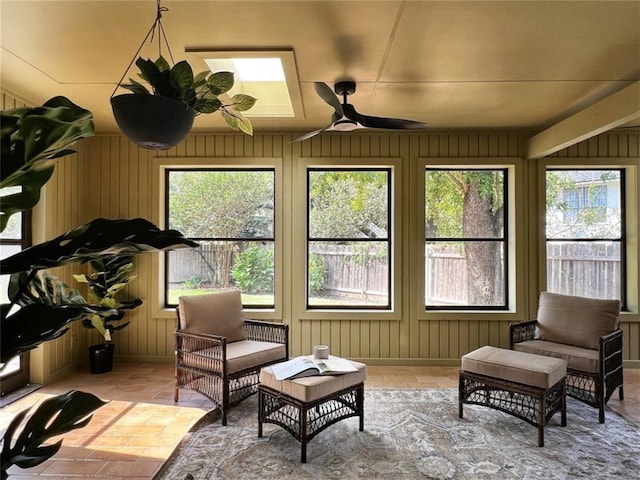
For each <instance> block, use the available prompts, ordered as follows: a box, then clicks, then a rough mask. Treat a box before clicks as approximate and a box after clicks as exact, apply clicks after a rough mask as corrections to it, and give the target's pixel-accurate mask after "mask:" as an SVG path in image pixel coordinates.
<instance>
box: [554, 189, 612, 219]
mask: <svg viewBox="0 0 640 480" xmlns="http://www.w3.org/2000/svg"><path fill="white" fill-rule="evenodd" d="M562 195H563V198H564V204H565V205H566V208H565V210H564V211H563V214H564V221H565V222H566V223H568V222H575V221H576V220H577V218H578V217H579V216H581V217H586V216H591V222H593V223H603V222H606V221H607V216H606V205H607V187H606V185H590V186H588V187H584V186H582V187H575V188H566V189H565V190H564V191H563V192H562Z"/></svg>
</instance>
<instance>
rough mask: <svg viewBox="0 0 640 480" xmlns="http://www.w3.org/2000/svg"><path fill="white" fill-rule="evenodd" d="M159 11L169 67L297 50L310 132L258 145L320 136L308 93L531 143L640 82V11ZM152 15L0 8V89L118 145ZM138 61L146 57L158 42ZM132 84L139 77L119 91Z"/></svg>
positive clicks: (549, 5)
mask: <svg viewBox="0 0 640 480" xmlns="http://www.w3.org/2000/svg"><path fill="white" fill-rule="evenodd" d="M162 6H163V7H167V8H168V9H169V11H168V12H166V13H165V14H164V16H163V18H162V23H163V25H164V28H165V31H166V34H167V38H168V40H169V42H170V47H171V51H172V53H173V57H174V59H175V60H176V61H178V60H179V59H183V58H186V59H188V60H189V61H190V62H191V64H192V65H193V67H194V70H195V71H200V70H205V68H206V66H205V64H204V61H203V59H202V58H201V57H200V56H198V55H195V54H187V53H185V50H186V49H205V50H217V49H243V50H248V49H257V48H262V49H292V50H293V53H294V56H295V62H296V66H297V70H298V76H299V82H300V91H301V94H302V102H303V108H304V114H305V118H295V119H291V118H288V119H287V118H282V119H279V118H254V119H252V122H253V124H254V129H255V131H256V132H260V131H275V130H278V131H279V130H293V131H296V132H305V131H310V130H314V129H316V128H320V127H323V126H325V125H326V124H327V123H329V120H330V116H331V113H332V112H333V109H332V108H331V107H330V106H328V105H327V104H326V103H324V102H323V101H322V100H320V99H319V97H318V96H317V94H316V93H315V90H314V88H313V82H315V81H323V82H326V83H328V84H329V85H330V86H332V85H333V83H334V81H337V80H342V79H353V80H356V81H357V83H358V89H357V92H356V94H355V95H354V96H352V97H350V103H352V104H353V105H354V106H355V107H356V109H357V110H358V111H359V112H360V113H363V114H367V115H375V116H391V117H400V118H408V119H412V120H418V121H423V122H427V123H429V124H430V125H431V127H432V128H433V129H435V130H459V129H465V130H466V129H485V130H486V129H492V130H493V129H526V130H529V131H532V132H534V133H535V132H539V131H541V130H544V129H546V128H548V127H550V126H552V125H554V124H557V123H558V122H560V121H561V120H563V119H565V118H568V117H570V116H571V115H573V114H575V113H576V112H579V111H582V110H584V109H585V108H587V107H588V106H590V105H592V104H594V103H597V102H599V101H601V100H602V99H605V98H606V97H608V96H610V95H612V94H613V93H615V92H618V91H620V90H622V89H624V88H625V87H628V86H630V85H632V84H635V83H637V82H638V80H640V1H638V0H634V1H620V2H616V1H578V2H570V1H549V2H538V1H511V2H509V1H497V2H482V1H441V2H434V1H420V0H416V1H372V0H362V1H329V0H325V1H280V2H275V1H264V0H263V1H260V0H258V1H253V2H250V1H244V0H234V1H187V0H172V1H171V0H164V1H163V2H162ZM155 14H156V0H138V1H118V0H112V1H96V0H78V1H30V0H0V15H1V28H2V30H1V46H2V49H1V55H2V57H1V77H0V83H1V86H2V87H3V88H4V89H5V90H7V91H8V92H10V93H13V94H14V95H17V96H19V97H20V98H22V99H24V100H27V101H29V102H32V103H41V102H44V101H45V100H47V99H48V98H50V97H52V96H55V95H65V96H67V97H69V98H70V99H71V100H73V101H74V102H75V103H77V104H79V105H81V106H83V107H85V108H88V109H90V110H91V111H92V112H93V113H94V115H95V121H96V130H97V131H99V132H112V131H117V128H116V126H115V122H114V120H113V115H112V113H111V107H110V103H109V98H110V96H111V94H112V92H113V91H114V88H115V86H116V85H117V84H118V81H119V80H120V77H121V76H122V75H123V73H124V71H125V69H126V67H127V65H128V64H129V62H130V61H131V60H132V58H133V56H134V54H135V52H136V50H137V48H138V47H139V46H140V44H141V42H142V39H143V38H144V36H145V35H146V33H147V31H148V30H149V28H150V27H151V24H152V23H153V20H154V18H155ZM142 54H143V55H144V56H146V57H155V56H156V54H157V42H156V43H154V44H153V47H146V48H145V49H144V50H143V52H142ZM135 75H136V69H135V67H134V68H133V69H132V70H130V71H129V73H128V75H127V77H130V76H131V77H135ZM117 93H125V91H124V90H118V92H117ZM632 98H633V97H632ZM638 103H640V99H638ZM626 125H627V126H629V125H636V126H637V125H640V121H638V119H637V118H636V119H632V121H631V122H627V123H626ZM195 128H196V129H197V130H204V129H213V130H219V129H224V128H225V126H224V123H223V122H222V120H221V119H220V117H219V115H205V116H201V117H198V118H197V120H196V124H195Z"/></svg>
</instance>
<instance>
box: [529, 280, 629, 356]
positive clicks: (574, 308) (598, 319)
mask: <svg viewBox="0 0 640 480" xmlns="http://www.w3.org/2000/svg"><path fill="white" fill-rule="evenodd" d="M619 315H620V301H619V300H602V299H595V298H584V297H574V296H569V295H560V294H557V293H550V292H542V293H541V294H540V303H539V305H538V318H537V320H538V325H537V326H538V328H537V332H536V338H537V339H538V340H546V341H549V342H556V343H564V344H566V345H575V346H577V347H582V348H588V349H592V350H598V348H599V340H600V337H601V336H602V335H608V334H610V333H612V332H613V331H615V330H617V329H618V327H619Z"/></svg>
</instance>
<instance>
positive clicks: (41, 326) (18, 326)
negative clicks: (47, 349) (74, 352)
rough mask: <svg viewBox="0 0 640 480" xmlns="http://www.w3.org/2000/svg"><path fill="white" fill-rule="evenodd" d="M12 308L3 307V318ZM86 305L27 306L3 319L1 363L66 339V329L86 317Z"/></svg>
mask: <svg viewBox="0 0 640 480" xmlns="http://www.w3.org/2000/svg"><path fill="white" fill-rule="evenodd" d="M7 310H8V305H3V308H2V311H3V314H4V313H5V312H6V311H7ZM86 313H87V312H86V309H85V306H84V305H63V306H57V305H54V306H52V305H46V304H43V303H33V304H30V305H25V306H24V307H21V308H20V309H19V310H17V311H16V312H15V313H13V314H11V315H9V316H7V317H6V318H5V317H3V318H2V337H0V363H6V362H7V361H9V360H11V358H13V357H15V356H16V355H18V354H20V353H23V352H26V351H28V350H31V349H32V348H35V347H37V346H38V345H40V344H41V343H42V342H45V341H47V340H53V339H55V338H58V337H60V336H62V335H64V334H65V333H66V331H67V329H66V328H64V326H65V325H67V324H69V323H71V322H73V321H74V320H78V319H79V318H81V317H82V316H84V315H86Z"/></svg>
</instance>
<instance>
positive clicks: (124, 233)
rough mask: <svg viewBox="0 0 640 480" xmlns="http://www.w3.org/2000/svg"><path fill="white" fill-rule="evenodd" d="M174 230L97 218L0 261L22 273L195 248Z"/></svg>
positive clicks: (2, 268)
mask: <svg viewBox="0 0 640 480" xmlns="http://www.w3.org/2000/svg"><path fill="white" fill-rule="evenodd" d="M197 246H198V244H197V243H196V242H194V241H192V240H188V239H186V238H184V237H183V236H182V234H181V233H180V232H178V231H177V230H160V229H158V227H156V226H155V225H154V224H153V223H151V222H150V221H148V220H145V219H144V218H135V219H132V220H108V219H105V218H97V219H95V220H93V221H92V222H90V223H87V224H85V225H81V226H79V227H76V228H74V229H73V230H71V231H69V232H67V233H65V234H63V235H60V236H59V237H56V238H54V239H53V240H49V241H48V242H44V243H40V244H38V245H34V246H33V247H29V248H27V249H25V250H23V251H21V252H19V253H17V254H15V255H13V256H11V257H8V258H5V259H3V260H0V271H2V273H5V274H7V273H16V272H25V271H28V270H32V269H35V270H41V269H44V268H51V267H58V266H60V265H66V264H70V263H84V262H88V261H90V260H93V259H96V258H100V257H108V256H114V255H127V254H128V255H131V254H137V253H144V252H152V251H157V250H173V249H176V248H184V247H197Z"/></svg>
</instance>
